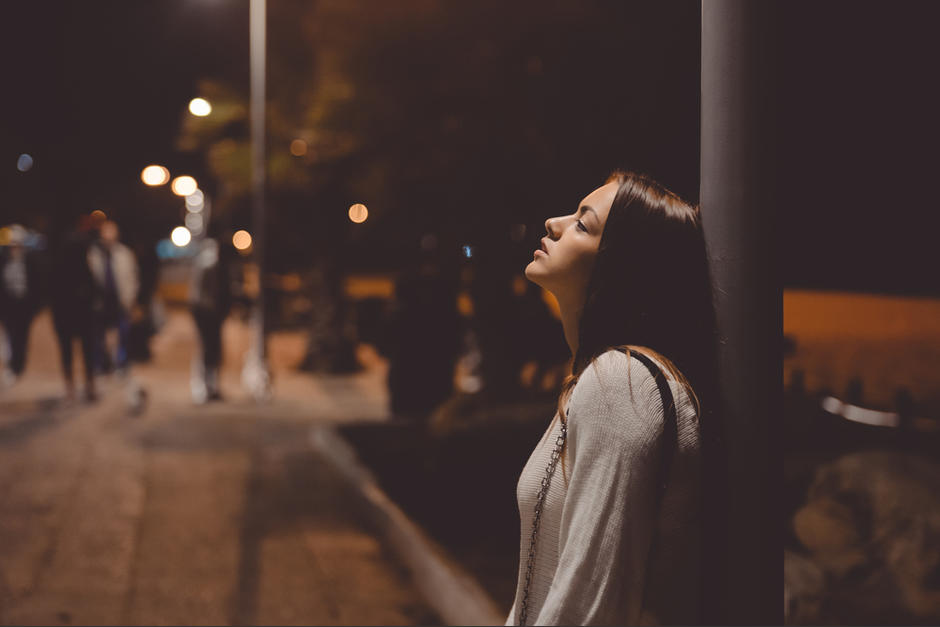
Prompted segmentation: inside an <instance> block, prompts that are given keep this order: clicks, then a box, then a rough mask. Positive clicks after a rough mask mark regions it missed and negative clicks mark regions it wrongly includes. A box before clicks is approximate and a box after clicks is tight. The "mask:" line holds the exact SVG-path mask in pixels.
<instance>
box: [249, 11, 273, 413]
mask: <svg viewBox="0 0 940 627" xmlns="http://www.w3.org/2000/svg"><path fill="white" fill-rule="evenodd" d="M248 10H249V24H248V31H249V39H250V42H249V51H250V59H251V63H250V65H251V109H250V110H251V221H252V231H253V232H254V237H253V238H252V248H253V249H254V253H255V255H254V256H255V264H256V266H257V268H258V282H259V289H258V297H257V298H256V299H255V307H254V312H253V315H252V327H253V337H252V344H251V348H250V349H249V350H248V353H247V355H246V357H245V365H244V367H243V368H242V384H243V385H244V386H245V387H246V388H248V390H249V391H250V392H251V395H252V396H253V397H254V398H255V400H257V401H264V400H267V399H269V398H270V396H271V375H270V372H269V370H268V366H267V363H266V346H265V329H264V272H265V263H264V248H265V247H264V243H265V228H264V226H265V225H264V222H265V219H264V213H265V211H264V97H265V73H264V66H265V46H266V43H265V36H266V30H267V25H266V17H267V16H266V13H267V2H266V0H250V4H249V9H248Z"/></svg>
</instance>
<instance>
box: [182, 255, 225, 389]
mask: <svg viewBox="0 0 940 627" xmlns="http://www.w3.org/2000/svg"><path fill="white" fill-rule="evenodd" d="M197 245H198V246H199V252H198V253H197V254H196V256H195V258H194V259H193V265H192V274H191V277H190V285H189V307H190V311H191V312H192V315H193V321H194V322H195V323H196V330H197V331H198V332H199V341H200V344H201V346H202V355H201V359H199V358H197V359H195V360H194V362H193V373H192V377H191V390H192V395H193V400H194V401H195V402H197V403H204V402H206V401H210V400H219V399H221V398H222V394H221V391H220V389H219V368H220V366H221V364H222V323H223V322H224V321H225V318H226V317H227V316H228V314H229V310H230V309H231V306H232V289H231V283H230V279H229V263H228V255H227V254H226V251H224V250H222V247H221V246H220V245H219V242H218V240H216V239H213V238H211V237H207V238H205V239H203V240H202V241H200V242H198V243H197Z"/></svg>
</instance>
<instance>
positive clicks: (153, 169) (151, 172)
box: [140, 165, 170, 187]
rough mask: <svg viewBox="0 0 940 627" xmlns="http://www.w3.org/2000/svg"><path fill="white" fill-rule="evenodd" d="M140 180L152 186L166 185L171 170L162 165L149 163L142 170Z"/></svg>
mask: <svg viewBox="0 0 940 627" xmlns="http://www.w3.org/2000/svg"><path fill="white" fill-rule="evenodd" d="M140 180H141V181H143V182H144V184H145V185H150V186H151V187H155V186H157V185H165V184H166V183H167V182H168V181H169V180H170V171H169V170H167V169H166V168H164V167H163V166H162V165H148V166H147V167H146V168H144V169H143V170H142V171H141V173H140Z"/></svg>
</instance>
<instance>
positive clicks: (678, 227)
mask: <svg viewBox="0 0 940 627" xmlns="http://www.w3.org/2000/svg"><path fill="white" fill-rule="evenodd" d="M545 227H546V230H547V232H548V236H547V237H546V238H543V239H542V245H541V249H540V250H537V251H535V255H534V259H533V260H532V262H531V263H530V264H529V265H528V266H527V267H526V269H525V274H526V277H527V278H528V279H529V280H530V281H532V282H534V283H536V284H537V285H540V286H541V287H543V288H545V289H547V290H549V291H550V292H551V293H552V294H554V296H555V298H556V299H557V301H558V304H559V306H560V311H561V318H562V325H563V328H564V334H565V339H566V340H567V342H568V345H569V347H570V349H571V353H572V355H574V362H573V365H572V374H571V375H569V376H568V377H567V378H566V379H565V381H564V383H563V386H562V392H561V395H560V398H559V402H558V413H557V414H556V415H555V419H554V420H553V421H552V423H551V424H550V425H549V427H548V430H547V431H546V433H545V435H544V436H543V438H542V440H541V441H540V442H539V444H538V445H537V446H536V448H535V450H534V451H533V452H532V454H531V456H530V457H529V460H528V462H527V463H526V466H525V468H524V469H523V471H522V475H521V476H520V478H519V483H518V486H517V498H518V503H519V512H520V517H521V522H522V540H521V546H520V566H519V579H518V584H517V589H516V598H515V601H514V603H513V607H512V610H511V611H510V614H509V617H508V618H507V621H506V624H507V625H510V624H528V625H536V624H537V625H549V624H551V625H555V624H569V625H585V624H621V625H624V624H626V625H634V624H643V623H647V624H648V623H682V624H693V623H697V622H702V621H703V620H704V619H705V618H704V617H705V616H706V614H704V612H705V609H707V608H705V606H707V605H708V604H707V603H705V600H706V596H707V595H708V594H709V590H708V589H704V590H703V583H704V582H708V581H709V580H710V578H712V577H713V575H714V573H713V572H711V571H710V572H709V576H705V573H704V572H703V570H704V569H703V564H704V563H707V564H709V567H710V568H711V561H710V559H709V557H710V554H706V555H704V556H703V546H702V545H703V543H702V535H703V527H704V524H705V521H704V517H703V508H702V502H701V501H702V495H703V489H702V488H703V485H704V484H705V483H707V478H706V479H703V473H704V472H705V471H706V470H707V469H706V468H705V467H704V466H703V461H704V460H703V454H709V455H710V454H711V452H712V450H714V449H713V448H712V447H711V445H710V444H706V445H705V446H703V442H706V443H710V442H713V441H714V442H717V441H718V438H717V431H716V425H715V424H713V423H714V420H715V417H714V416H715V414H714V407H713V403H714V402H715V399H716V394H715V389H716V384H715V365H716V358H715V340H716V333H715V318H714V310H713V307H712V300H711V287H710V285H711V284H710V278H709V272H708V263H707V256H706V249H705V242H704V237H703V234H702V227H701V219H700V214H699V209H698V207H696V206H693V205H690V204H688V203H686V202H684V201H683V200H681V199H680V198H679V197H678V196H676V195H675V194H673V193H672V192H670V191H668V190H666V189H665V188H663V187H662V186H660V185H659V184H657V183H656V182H655V181H653V180H651V179H649V178H648V177H645V176H642V175H638V174H633V173H629V172H617V173H615V174H613V175H612V176H611V177H610V178H609V179H608V181H607V183H606V184H605V185H604V186H602V187H600V188H598V189H596V190H595V191H593V192H592V193H591V194H589V195H588V196H587V197H586V198H585V199H584V200H583V201H582V202H581V204H580V205H579V208H578V210H577V211H576V212H574V213H572V214H569V215H565V216H560V217H555V218H550V219H549V220H547V221H546V223H545ZM553 460H557V461H556V463H553ZM710 464H711V462H710ZM543 486H545V487H544V489H543ZM709 506H710V507H712V504H711V503H710V504H709ZM719 507H720V506H719ZM705 532H706V533H708V531H705ZM714 546H715V544H713V541H712V539H711V537H709V541H708V543H706V547H704V548H706V550H707V549H711V548H713V547H714Z"/></svg>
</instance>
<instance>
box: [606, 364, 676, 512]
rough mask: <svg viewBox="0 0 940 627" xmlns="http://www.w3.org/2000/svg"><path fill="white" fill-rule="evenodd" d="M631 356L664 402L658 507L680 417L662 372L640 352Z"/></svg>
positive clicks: (673, 452)
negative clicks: (650, 380) (653, 383)
mask: <svg viewBox="0 0 940 627" xmlns="http://www.w3.org/2000/svg"><path fill="white" fill-rule="evenodd" d="M617 350H619V351H620V352H622V353H624V354H627V350H626V349H625V348H618V349H617ZM630 355H632V356H633V357H636V358H637V359H638V360H640V362H641V363H642V364H643V365H644V366H646V368H647V369H648V370H649V371H650V374H652V375H653V379H655V380H656V386H657V387H658V388H659V394H660V396H661V397H662V401H663V418H664V423H663V451H662V453H663V454H662V465H661V467H660V481H659V486H660V490H659V492H658V493H657V499H656V503H657V507H658V506H659V505H660V504H661V503H662V500H663V495H664V493H665V491H666V480H667V479H668V477H669V468H670V466H672V458H673V456H674V454H675V446H673V444H674V443H675V442H676V438H677V437H678V434H679V425H678V417H677V416H676V403H675V401H674V400H673V398H672V390H670V389H669V383H668V382H667V381H666V377H665V375H663V372H662V370H660V369H659V367H658V366H657V365H656V364H655V363H653V360H652V359H650V358H649V357H647V356H646V355H644V354H643V353H641V352H639V351H630V353H629V355H628V356H630Z"/></svg>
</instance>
